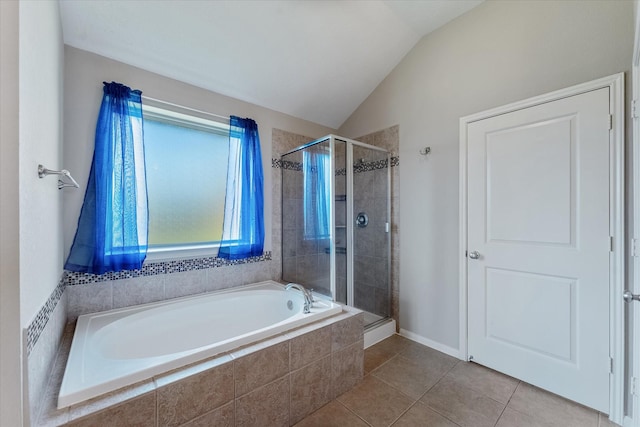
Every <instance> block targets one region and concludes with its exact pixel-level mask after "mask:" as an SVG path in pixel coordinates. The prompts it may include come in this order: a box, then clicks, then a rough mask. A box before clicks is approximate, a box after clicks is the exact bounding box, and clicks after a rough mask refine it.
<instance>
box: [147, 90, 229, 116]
mask: <svg viewBox="0 0 640 427" xmlns="http://www.w3.org/2000/svg"><path fill="white" fill-rule="evenodd" d="M142 99H144V100H147V101H152V102H157V103H160V104H165V105H170V106H172V107H177V108H181V109H183V110H188V111H193V112H194V113H199V114H206V115H208V116H212V117H216V118H218V119H223V120H226V121H229V117H227V116H221V115H219V114H214V113H210V112H208V111H203V110H197V109H195V108H191V107H185V106H184V105H180V104H174V103H173V102H169V101H163V100H161V99H156V98H151V97H150V96H145V95H142Z"/></svg>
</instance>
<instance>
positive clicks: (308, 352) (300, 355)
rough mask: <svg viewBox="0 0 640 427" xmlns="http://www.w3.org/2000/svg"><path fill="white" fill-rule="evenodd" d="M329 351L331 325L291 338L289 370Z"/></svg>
mask: <svg viewBox="0 0 640 427" xmlns="http://www.w3.org/2000/svg"><path fill="white" fill-rule="evenodd" d="M330 353H331V327H329V326H325V327H324V328H320V329H317V330H315V331H312V332H309V333H307V334H304V335H301V336H299V337H295V338H293V339H291V370H292V371H293V370H295V369H299V368H301V367H303V366H304V365H307V364H308V363H311V362H313V361H315V360H318V359H320V358H321V357H324V356H327V355H329V354H330Z"/></svg>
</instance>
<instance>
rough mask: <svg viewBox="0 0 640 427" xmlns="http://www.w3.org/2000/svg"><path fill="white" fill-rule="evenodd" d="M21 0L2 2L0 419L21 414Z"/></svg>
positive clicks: (8, 421)
mask: <svg viewBox="0 0 640 427" xmlns="http://www.w3.org/2000/svg"><path fill="white" fill-rule="evenodd" d="M18 10H19V8H18V2H13V1H3V2H0V425H1V426H18V425H21V420H22V376H21V372H22V369H21V345H20V342H21V338H20V272H19V268H18V264H19V259H20V258H19V249H20V245H19V240H18V239H19V237H18V236H19V235H18V226H19V223H20V222H19V219H18V212H19V210H18V138H19V132H18V99H19V98H18V86H17V84H16V83H17V81H18V32H19V27H18V13H19V12H18Z"/></svg>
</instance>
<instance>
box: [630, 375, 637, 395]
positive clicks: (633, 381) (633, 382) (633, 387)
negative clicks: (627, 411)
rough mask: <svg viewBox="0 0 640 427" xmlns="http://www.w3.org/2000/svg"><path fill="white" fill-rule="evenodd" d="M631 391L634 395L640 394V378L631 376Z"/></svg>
mask: <svg viewBox="0 0 640 427" xmlns="http://www.w3.org/2000/svg"><path fill="white" fill-rule="evenodd" d="M629 392H630V393H631V394H632V395H633V396H637V395H638V378H636V377H631V381H630V384H629Z"/></svg>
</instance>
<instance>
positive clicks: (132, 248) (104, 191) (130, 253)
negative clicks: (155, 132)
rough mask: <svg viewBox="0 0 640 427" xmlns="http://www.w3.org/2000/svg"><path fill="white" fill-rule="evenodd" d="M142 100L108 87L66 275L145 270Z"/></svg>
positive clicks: (122, 88)
mask: <svg viewBox="0 0 640 427" xmlns="http://www.w3.org/2000/svg"><path fill="white" fill-rule="evenodd" d="M141 95H142V92H140V91H139V90H132V89H131V88H129V87H127V86H124V85H122V84H120V83H115V82H111V83H106V82H105V83H104V87H103V97H102V105H101V107H100V114H99V116H98V123H97V125H96V136H95V148H94V153H93V161H92V163H91V171H90V173H89V182H88V184H87V190H86V192H85V195H84V202H83V205H82V210H81V211H80V218H79V220H78V229H77V231H76V236H75V238H74V240H73V245H72V246H71V252H70V253H69V257H68V258H67V262H66V263H65V266H64V268H65V269H66V270H69V271H77V272H83V273H92V274H102V273H106V272H109V271H121V270H133V269H139V268H141V267H142V263H143V261H144V259H145V257H146V254H147V233H148V232H147V229H148V223H149V214H148V209H147V186H146V180H145V169H144V145H143V139H142V102H141Z"/></svg>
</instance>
